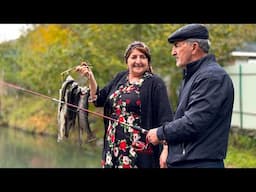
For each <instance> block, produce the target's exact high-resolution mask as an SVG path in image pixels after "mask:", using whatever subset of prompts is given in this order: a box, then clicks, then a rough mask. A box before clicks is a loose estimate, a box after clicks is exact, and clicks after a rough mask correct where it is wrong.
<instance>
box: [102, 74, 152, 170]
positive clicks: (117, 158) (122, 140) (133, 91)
mask: <svg viewBox="0 0 256 192" xmlns="http://www.w3.org/2000/svg"><path fill="white" fill-rule="evenodd" d="M147 75H148V73H146V74H145V75H144V76H143V77H142V78H141V79H140V81H139V82H136V83H134V84H131V83H129V81H128V78H127V81H126V83H125V84H124V85H121V86H120V87H119V89H117V90H116V91H115V92H114V93H113V94H112V95H111V96H110V100H111V104H112V115H111V118H114V119H118V120H119V122H121V123H125V124H126V125H123V124H120V123H118V122H116V121H115V122H113V121H109V125H108V128H107V132H106V140H105V141H104V142H106V143H105V148H104V150H103V159H102V167H103V168H137V167H138V165H137V164H136V157H137V155H138V154H137V152H136V151H135V150H134V147H133V146H132V142H133V141H142V142H143V143H144V144H145V145H146V146H147V143H146V141H145V140H146V139H145V134H141V133H140V132H139V131H138V130H135V129H133V128H132V127H130V126H127V124H128V125H131V126H140V124H141V118H140V116H141V100H140V87H141V85H142V83H143V81H144V80H145V78H146V77H147ZM148 146H151V145H148ZM151 150H152V149H150V147H148V148H147V151H149V152H151Z"/></svg>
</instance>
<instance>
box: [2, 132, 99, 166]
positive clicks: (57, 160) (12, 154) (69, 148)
mask: <svg viewBox="0 0 256 192" xmlns="http://www.w3.org/2000/svg"><path fill="white" fill-rule="evenodd" d="M101 149H102V146H101V144H97V142H93V143H90V144H83V145H82V147H79V145H78V144H76V143H74V142H72V141H71V140H66V141H63V142H61V143H57V141H56V138H54V137H43V136H33V135H30V134H25V133H23V132H20V131H17V130H15V129H10V128H0V157H1V158H0V167H1V168H100V160H101Z"/></svg>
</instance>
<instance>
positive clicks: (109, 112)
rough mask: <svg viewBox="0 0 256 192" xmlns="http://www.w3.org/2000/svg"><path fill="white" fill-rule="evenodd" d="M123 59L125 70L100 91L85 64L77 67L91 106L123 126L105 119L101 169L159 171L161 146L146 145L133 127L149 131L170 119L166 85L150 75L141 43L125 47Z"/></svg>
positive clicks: (148, 52) (149, 58)
mask: <svg viewBox="0 0 256 192" xmlns="http://www.w3.org/2000/svg"><path fill="white" fill-rule="evenodd" d="M124 58H125V62H126V64H127V68H128V69H127V70H126V71H122V72H119V73H118V74H117V75H116V76H115V77H114V79H112V80H111V81H110V82H109V83H108V84H107V85H106V86H105V87H104V88H102V89H99V86H98V85H97V82H96V80H95V78H94V75H93V73H92V71H91V70H90V68H89V67H88V66H87V65H86V63H82V64H81V65H80V66H78V67H77V68H76V70H77V71H78V72H80V73H81V74H82V75H84V76H86V77H87V78H88V80H89V87H90V97H91V100H92V101H93V103H94V105H95V106H96V107H104V115H105V116H108V117H111V118H114V119H117V120H118V121H119V122H123V123H125V125H124V124H122V123H118V122H117V121H115V122H113V121H110V120H108V119H104V125H105V134H104V147H103V153H102V167H103V168H158V167H160V165H159V164H160V162H159V158H160V153H161V146H160V145H158V146H153V145H151V144H148V142H147V141H146V137H145V136H146V135H145V134H143V133H141V132H139V131H138V130H135V129H133V128H132V127H133V126H140V127H142V128H144V129H151V128H154V127H157V126H160V125H162V124H163V123H164V122H168V121H171V120H172V118H173V114H172V109H171V106H170V103H169V100H168V95H167V90H166V86H165V84H164V82H163V80H162V79H160V78H159V77H158V76H157V75H155V74H153V73H152V70H151V65H150V61H151V54H150V50H149V48H148V47H147V46H146V45H145V44H144V43H143V42H140V41H135V42H133V43H131V44H130V45H128V47H127V49H126V51H125V54H124ZM127 124H128V125H130V126H127ZM165 155H166V154H165ZM163 166H164V165H161V167H163Z"/></svg>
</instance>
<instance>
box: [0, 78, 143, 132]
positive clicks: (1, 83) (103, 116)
mask: <svg viewBox="0 0 256 192" xmlns="http://www.w3.org/2000/svg"><path fill="white" fill-rule="evenodd" d="M0 85H4V86H7V87H11V88H14V89H17V90H21V91H24V92H27V93H30V94H32V95H36V96H39V97H42V98H44V99H48V100H52V101H55V102H58V103H61V104H66V105H67V106H70V107H74V108H76V109H78V110H82V111H84V112H88V113H91V114H93V115H95V116H98V117H102V118H105V119H108V120H111V121H114V122H117V123H119V124H121V125H124V126H128V127H132V128H133V129H135V130H138V131H140V132H141V133H143V134H147V133H148V130H146V129H143V128H141V127H139V126H134V125H129V124H127V123H123V122H120V121H119V120H117V119H114V118H111V117H108V116H106V115H103V114H101V113H98V112H94V111H91V110H88V109H85V108H82V107H79V106H77V105H73V104H71V103H67V102H64V101H61V100H59V99H56V98H54V97H50V96H47V95H44V94H41V93H38V92H35V91H32V90H29V89H25V88H23V87H20V86H17V85H15V84H12V83H7V82H5V81H0Z"/></svg>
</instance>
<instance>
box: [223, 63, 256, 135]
mask: <svg viewBox="0 0 256 192" xmlns="http://www.w3.org/2000/svg"><path fill="white" fill-rule="evenodd" d="M225 69H226V71H227V72H228V73H229V75H230V76H231V78H232V81H233V83H234V89H235V100H234V108H233V115H232V122H231V125H232V126H233V127H239V128H242V129H243V128H244V129H255V130H256V63H248V62H247V63H239V64H238V63H236V64H235V65H232V66H227V67H225Z"/></svg>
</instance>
